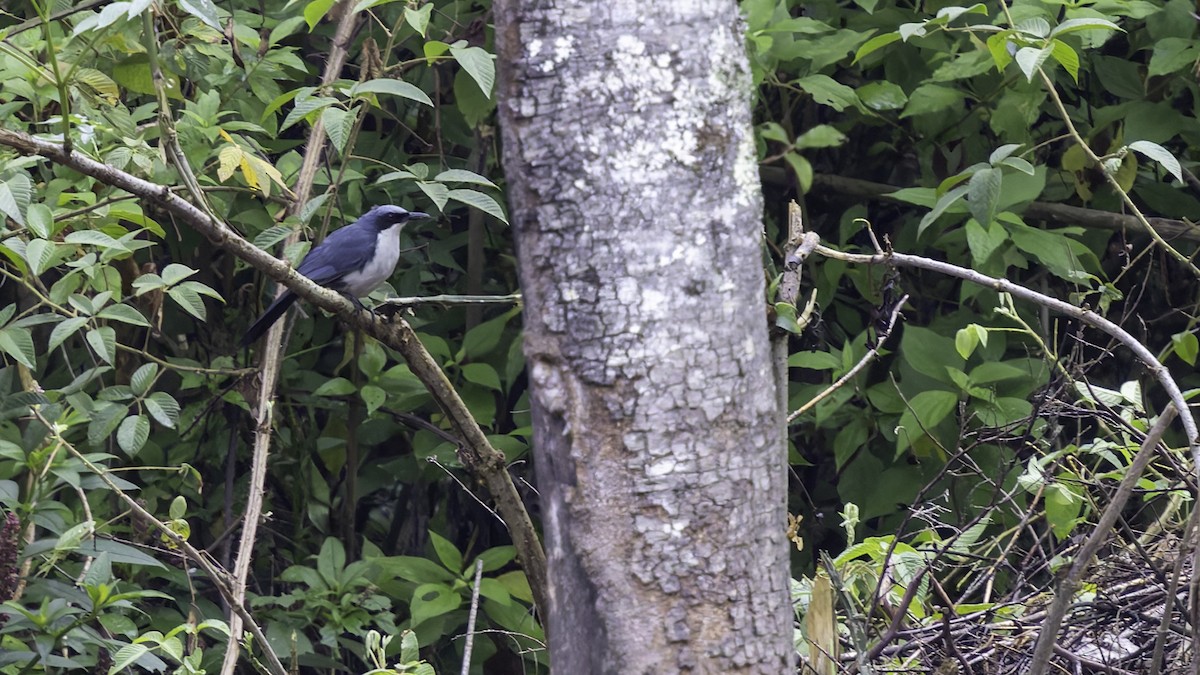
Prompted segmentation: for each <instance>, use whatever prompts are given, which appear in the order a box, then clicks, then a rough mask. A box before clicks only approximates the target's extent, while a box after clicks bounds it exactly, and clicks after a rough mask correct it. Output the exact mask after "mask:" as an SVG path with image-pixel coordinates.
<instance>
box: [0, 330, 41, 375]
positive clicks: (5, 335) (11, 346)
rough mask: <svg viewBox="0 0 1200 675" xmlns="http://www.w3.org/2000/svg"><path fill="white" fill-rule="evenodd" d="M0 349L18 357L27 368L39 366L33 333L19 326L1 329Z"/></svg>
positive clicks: (31, 368)
mask: <svg viewBox="0 0 1200 675" xmlns="http://www.w3.org/2000/svg"><path fill="white" fill-rule="evenodd" d="M0 351H2V352H4V353H5V354H8V355H9V356H11V357H13V358H14V359H16V360H17V361H18V362H20V363H21V364H22V365H24V366H25V367H26V368H29V369H30V370H33V369H34V368H37V350H36V349H34V346H33V334H32V333H30V332H29V331H28V330H27V329H25V328H21V327H19V326H8V327H7V328H4V329H0Z"/></svg>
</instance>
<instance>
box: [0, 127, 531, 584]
mask: <svg viewBox="0 0 1200 675" xmlns="http://www.w3.org/2000/svg"><path fill="white" fill-rule="evenodd" d="M0 145H5V146H8V147H11V148H13V149H14V150H17V151H18V152H20V153H22V154H26V155H40V156H42V157H45V158H47V159H49V160H51V161H53V162H55V163H56V164H61V165H63V166H66V167H69V168H71V169H74V170H76V171H78V172H79V173H82V174H84V175H86V176H90V177H92V178H95V179H96V180H98V181H100V182H101V183H104V184H106V185H110V186H112V187H116V188H120V189H122V190H125V191H126V192H130V193H132V194H135V195H137V196H138V197H140V198H141V199H143V200H145V201H147V202H150V203H152V204H155V205H157V206H159V207H161V208H163V209H166V210H168V211H170V212H171V213H172V214H173V215H174V216H175V217H176V218H178V219H179V220H180V221H181V222H183V223H184V224H186V225H187V226H189V227H191V228H193V229H194V230H196V231H197V232H199V233H201V234H203V235H204V236H205V237H207V238H208V239H209V240H210V241H212V242H213V244H215V245H216V246H219V247H220V248H222V249H224V250H226V251H228V252H229V253H231V254H233V255H235V256H237V257H238V258H239V259H241V260H242V261H244V262H245V263H246V264H248V265H250V266H251V267H253V268H255V269H256V270H258V271H259V272H261V273H263V274H265V275H267V276H269V277H271V278H272V279H274V280H276V281H278V282H279V283H281V284H283V285H284V286H287V287H288V288H289V289H290V290H292V291H293V292H294V293H296V295H298V296H300V298H302V299H304V300H307V301H308V302H311V303H312V304H314V305H316V306H317V307H320V308H321V309H324V310H326V311H329V312H331V313H333V314H335V315H337V317H338V318H339V319H341V320H342V321H344V322H345V323H347V324H348V325H350V326H351V327H354V328H357V329H359V330H362V331H363V332H365V333H367V334H368V335H370V336H372V337H374V338H375V339H377V340H379V341H380V342H382V343H383V344H385V345H387V346H388V347H390V348H392V349H394V350H396V351H397V352H399V353H400V355H401V356H403V357H404V359H405V360H406V361H407V362H408V364H409V367H410V368H411V369H412V371H413V373H414V374H415V375H416V376H417V378H418V379H420V380H421V382H422V383H423V384H424V385H425V387H426V389H427V390H428V391H429V393H430V395H431V396H432V397H433V399H434V401H435V402H437V404H438V407H439V408H441V409H442V412H443V413H445V415H446V419H447V420H448V421H449V423H450V426H451V428H452V430H453V432H454V434H455V436H457V437H458V438H460V439H461V440H462V443H463V446H462V448H461V450H460V455H459V459H460V461H462V463H463V466H464V467H466V469H467V470H468V471H470V472H471V473H472V474H473V475H474V476H475V477H476V478H477V479H478V480H480V481H481V482H482V483H483V484H484V485H485V486H486V487H487V489H488V491H489V492H490V493H491V495H492V498H493V499H495V500H496V510H497V511H498V512H499V513H500V516H501V517H502V518H503V519H504V523H505V525H506V526H507V527H508V530H509V534H510V535H511V536H512V539H513V545H514V546H515V547H516V549H517V556H518V559H519V560H520V562H521V565H522V567H524V569H525V573H526V575H528V577H529V585H530V587H531V589H532V590H533V596H534V602H535V604H536V605H537V606H538V607H539V608H545V607H546V606H547V605H546V555H545V552H544V551H543V550H542V547H541V543H540V541H539V539H538V536H537V531H536V530H535V529H534V527H533V522H532V520H531V519H530V517H529V513H528V512H527V511H526V510H525V506H524V504H523V503H522V501H521V496H520V494H519V493H518V492H517V488H516V486H515V485H514V484H513V481H512V476H511V475H509V473H508V469H507V466H506V463H505V459H504V454H503V453H501V452H500V451H498V450H496V449H495V448H494V447H493V446H492V445H491V443H490V442H489V441H488V439H487V436H486V435H485V434H484V433H483V430H482V429H480V428H479V425H478V424H477V423H476V422H475V419H474V418H473V417H472V416H471V413H470V411H469V410H468V409H467V406H466V404H465V403H463V400H462V398H460V397H459V396H458V393H457V392H456V391H455V390H454V387H453V385H452V384H451V383H450V380H449V379H448V378H447V377H446V374H445V373H444V372H442V369H441V367H440V366H438V364H437V362H436V361H434V360H433V357H432V356H430V354H429V352H428V351H426V350H425V347H424V346H423V345H422V344H421V341H420V340H419V339H418V338H417V335H416V333H415V332H414V331H413V329H412V327H411V326H409V324H408V322H407V321H404V320H403V319H401V318H396V319H394V320H393V321H392V322H391V323H383V322H381V321H379V320H378V319H376V317H375V316H374V315H373V314H371V313H370V312H366V311H359V310H358V309H357V308H355V306H354V305H353V304H352V303H351V302H350V301H349V300H347V299H345V298H343V297H342V296H341V295H339V294H337V293H335V292H334V291H331V290H329V289H326V288H322V287H320V286H318V285H316V284H314V283H313V282H312V281H310V280H309V279H307V278H306V277H303V276H300V275H299V274H298V273H296V271H295V270H294V269H292V267H291V266H290V265H288V263H287V262H285V261H283V260H280V259H278V258H276V257H274V256H272V255H271V254H269V253H267V252H266V251H263V250H262V249H260V248H258V247H257V246H254V245H253V244H251V243H250V242H248V241H246V240H245V239H244V238H242V237H241V236H240V235H239V234H238V233H236V232H234V231H233V230H232V229H230V228H229V226H228V225H226V224H224V223H222V222H220V221H218V220H214V219H212V218H210V217H209V216H208V215H207V214H205V213H204V212H203V211H201V210H200V209H198V208H197V207H196V206H195V205H193V204H192V203H190V202H188V201H186V200H184V199H183V198H181V197H179V196H178V195H176V194H174V193H173V192H172V191H171V190H170V189H169V188H168V187H167V186H164V185H159V184H157V183H152V182H150V181H147V180H144V179H142V178H138V177H137V176H134V175H132V174H130V173H127V172H125V171H121V170H119V169H116V168H114V167H112V166H109V165H107V164H104V163H101V162H98V161H96V160H94V159H92V158H90V157H87V156H85V155H83V154H80V153H79V152H64V151H63V149H62V147H61V146H59V145H56V144H54V143H50V142H48V141H44V140H41V139H39V138H35V137H33V136H30V135H28V134H24V133H20V132H16V131H11V130H8V129H3V128H0Z"/></svg>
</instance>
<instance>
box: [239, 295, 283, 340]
mask: <svg viewBox="0 0 1200 675" xmlns="http://www.w3.org/2000/svg"><path fill="white" fill-rule="evenodd" d="M295 302H296V295H295V294H294V293H292V292H291V291H285V292H284V293H283V295H281V296H279V297H278V298H275V302H272V303H271V306H270V307H267V311H265V312H263V313H262V316H260V317H258V320H257V321H255V322H254V325H252V326H250V330H248V331H246V334H245V335H243V336H242V344H241V346H242V347H248V346H250V345H252V344H254V343H255V342H258V339H259V338H260V337H262V336H263V334H264V333H266V332H267V330H269V329H270V328H271V326H272V325H274V323H275V322H276V321H278V320H279V317H281V316H283V314H284V312H286V311H288V308H290V307H291V306H292V304H294V303H295Z"/></svg>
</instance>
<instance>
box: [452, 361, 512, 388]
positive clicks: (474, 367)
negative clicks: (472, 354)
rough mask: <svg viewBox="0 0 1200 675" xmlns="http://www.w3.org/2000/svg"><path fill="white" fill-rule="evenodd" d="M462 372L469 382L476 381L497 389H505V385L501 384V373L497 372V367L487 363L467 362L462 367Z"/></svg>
mask: <svg viewBox="0 0 1200 675" xmlns="http://www.w3.org/2000/svg"><path fill="white" fill-rule="evenodd" d="M462 374H463V377H465V378H466V379H467V381H468V382H474V383H475V384H478V385H481V386H484V387H487V388H488V389H494V390H496V391H502V390H503V387H501V386H500V375H499V374H497V373H496V369H495V368H493V367H492V366H490V365H488V364H486V363H468V364H465V365H463V367H462Z"/></svg>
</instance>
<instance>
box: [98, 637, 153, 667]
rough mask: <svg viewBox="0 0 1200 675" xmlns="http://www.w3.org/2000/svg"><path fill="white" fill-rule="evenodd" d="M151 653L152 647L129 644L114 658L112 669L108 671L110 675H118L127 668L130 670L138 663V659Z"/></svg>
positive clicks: (118, 651)
mask: <svg viewBox="0 0 1200 675" xmlns="http://www.w3.org/2000/svg"><path fill="white" fill-rule="evenodd" d="M149 653H150V647H148V646H147V645H145V644H141V643H135V644H129V645H125V646H124V647H121V648H120V649H118V650H117V653H116V654H114V655H113V657H112V667H110V668H109V669H108V675H116V674H117V673H119V672H121V671H123V670H125V669H126V668H129V667H130V666H132V665H133V664H134V663H137V660H138V659H140V658H142V657H143V656H145V655H147V654H149Z"/></svg>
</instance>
